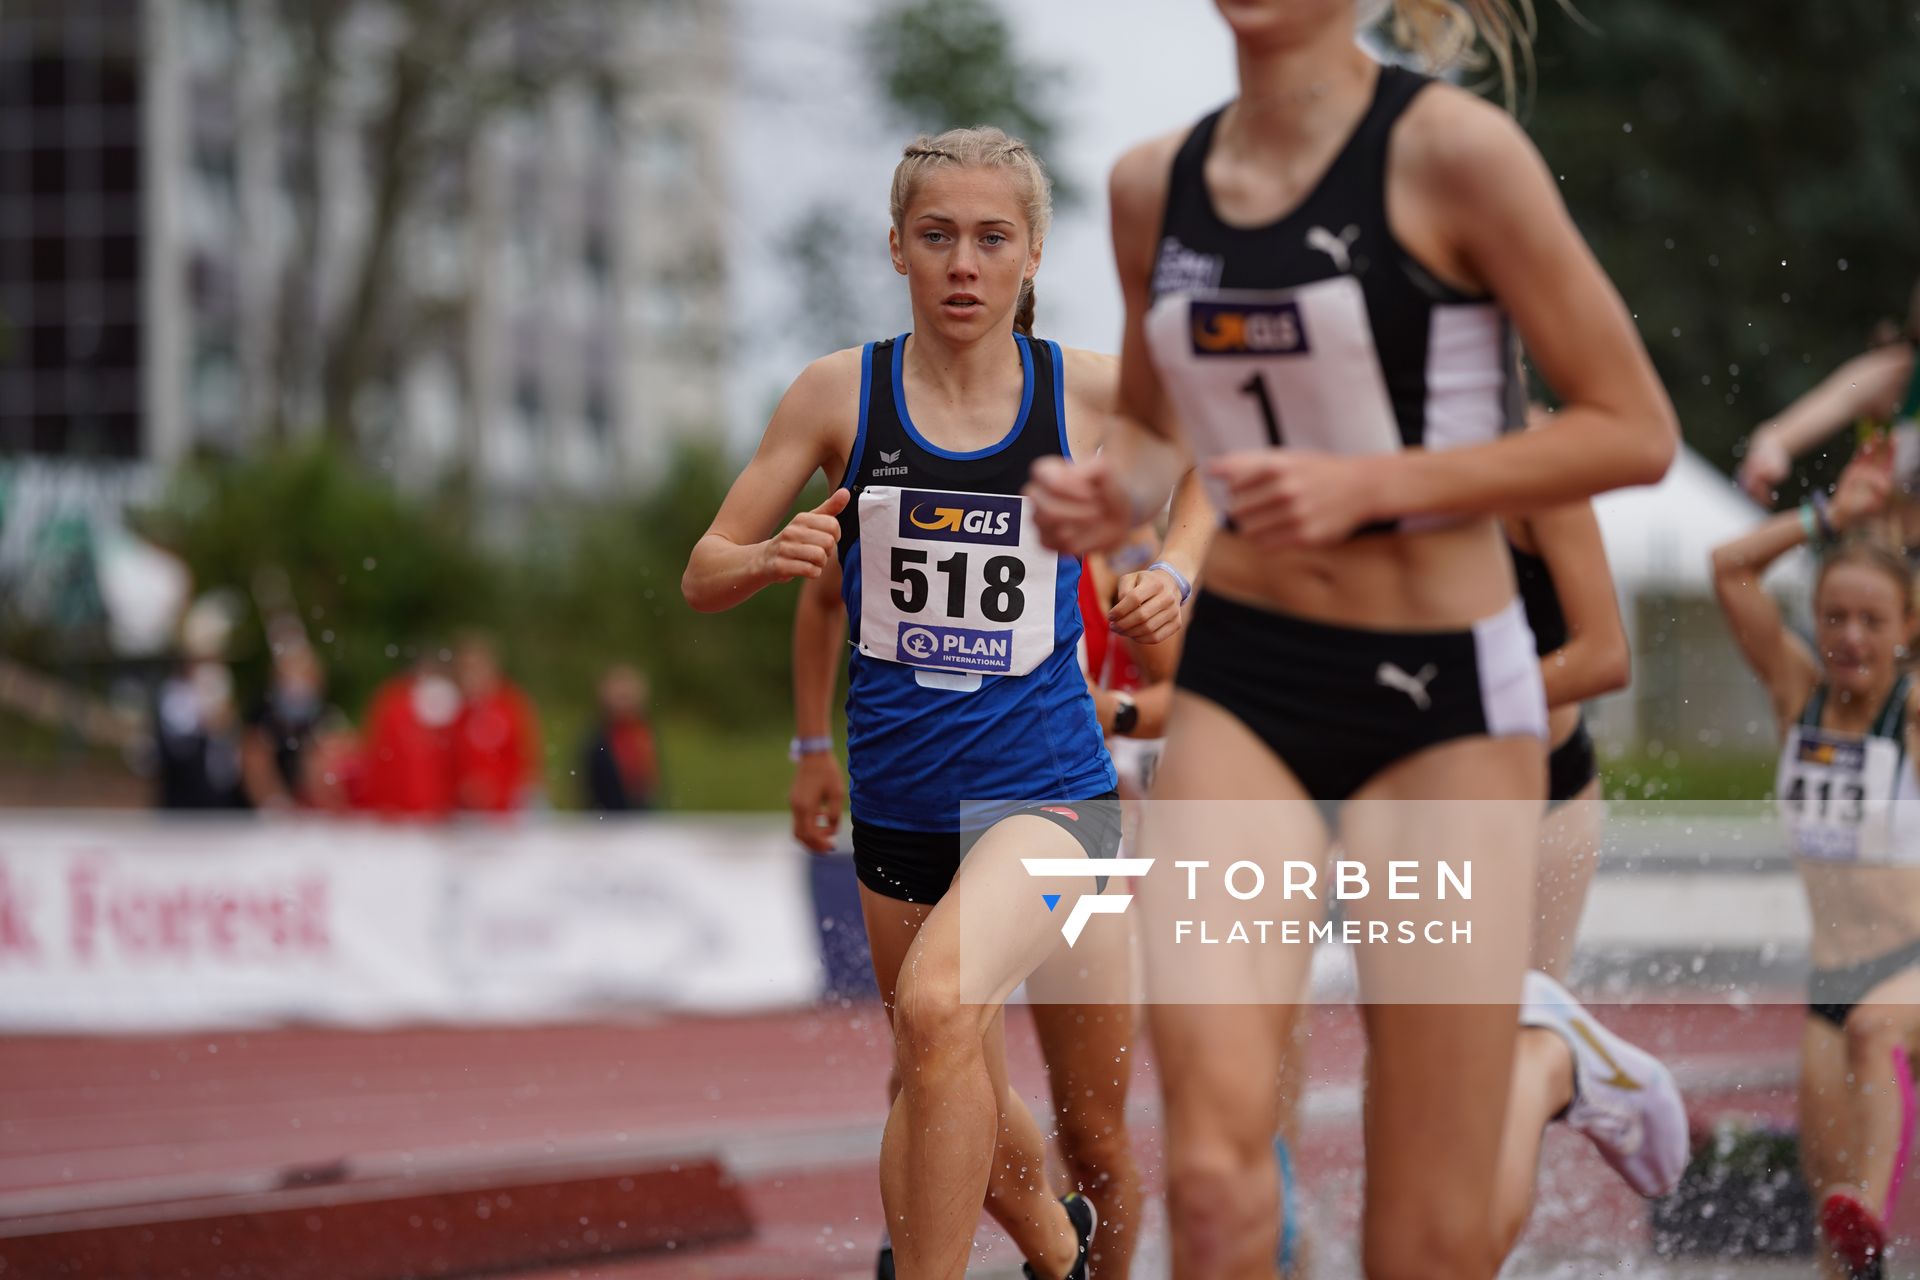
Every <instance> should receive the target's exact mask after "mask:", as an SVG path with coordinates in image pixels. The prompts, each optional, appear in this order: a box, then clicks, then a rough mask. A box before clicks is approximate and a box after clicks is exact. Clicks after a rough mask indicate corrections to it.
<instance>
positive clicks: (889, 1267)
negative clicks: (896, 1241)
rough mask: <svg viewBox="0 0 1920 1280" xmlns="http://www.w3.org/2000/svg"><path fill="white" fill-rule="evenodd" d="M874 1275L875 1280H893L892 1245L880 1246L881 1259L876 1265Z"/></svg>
mask: <svg viewBox="0 0 1920 1280" xmlns="http://www.w3.org/2000/svg"><path fill="white" fill-rule="evenodd" d="M873 1274H874V1280H893V1246H892V1245H890V1244H883V1245H881V1246H880V1257H879V1259H878V1261H876V1262H875V1263H874V1267H873Z"/></svg>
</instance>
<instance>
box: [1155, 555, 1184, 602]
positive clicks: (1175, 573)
mask: <svg viewBox="0 0 1920 1280" xmlns="http://www.w3.org/2000/svg"><path fill="white" fill-rule="evenodd" d="M1147 568H1149V569H1165V570H1166V571H1167V574H1168V576H1170V577H1171V578H1172V579H1173V580H1174V582H1176V583H1177V584H1179V587H1180V603H1181V604H1185V603H1186V602H1187V601H1188V600H1189V599H1191V598H1192V596H1193V584H1192V583H1191V582H1188V581H1187V576H1186V575H1185V574H1184V573H1181V572H1180V571H1179V570H1178V569H1176V568H1174V567H1173V566H1172V565H1170V564H1168V563H1167V562H1166V561H1165V560H1155V561H1154V562H1153V563H1152V564H1150V565H1148V566H1147Z"/></svg>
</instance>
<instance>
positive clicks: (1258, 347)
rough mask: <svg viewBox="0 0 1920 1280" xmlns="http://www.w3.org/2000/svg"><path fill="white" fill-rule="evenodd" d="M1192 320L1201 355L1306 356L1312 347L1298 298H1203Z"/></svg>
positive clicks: (1195, 304)
mask: <svg viewBox="0 0 1920 1280" xmlns="http://www.w3.org/2000/svg"><path fill="white" fill-rule="evenodd" d="M1187 314H1188V321H1189V323H1190V324H1191V325H1192V327H1193V354H1195V355H1197V356H1303V355H1306V354H1307V353H1308V352H1310V351H1311V350H1312V347H1311V346H1310V345H1309V344H1308V342H1307V327H1306V325H1305V323H1303V322H1302V320H1301V318H1300V304H1299V303H1297V302H1203V301H1201V300H1199V299H1195V300H1194V302H1193V303H1192V310H1191V311H1189V312H1188V313H1187Z"/></svg>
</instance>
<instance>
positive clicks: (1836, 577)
mask: <svg viewBox="0 0 1920 1280" xmlns="http://www.w3.org/2000/svg"><path fill="white" fill-rule="evenodd" d="M1901 603H1902V602H1901V599H1900V589H1899V587H1898V586H1896V585H1895V584H1894V581H1893V579H1892V577H1891V576H1889V575H1888V574H1886V573H1885V572H1883V571H1881V570H1879V569H1875V568H1873V567H1872V566H1871V565H1864V564H1837V565H1834V566H1833V567H1832V568H1831V569H1829V570H1827V573H1826V576H1825V577H1824V578H1822V579H1821V581H1820V592H1819V595H1818V596H1817V597H1816V598H1815V601H1814V613H1815V617H1814V639H1815V640H1816V641H1817V642H1818V644H1819V646H1820V658H1821V661H1822V662H1823V663H1824V664H1825V666H1826V669H1827V681H1828V683H1829V684H1831V685H1832V686H1833V687H1834V688H1835V689H1837V690H1841V691H1843V692H1847V693H1853V694H1858V695H1867V694H1871V693H1874V692H1876V691H1878V690H1881V689H1885V688H1887V687H1889V686H1891V685H1892V683H1893V680H1894V676H1895V672H1896V668H1897V666H1898V663H1899V659H1898V657H1897V656H1896V655H1895V652H1894V650H1895V649H1896V648H1897V647H1898V646H1900V645H1902V644H1904V643H1906V640H1907V633H1908V631H1910V630H1911V627H1912V623H1913V618H1912V617H1911V615H1909V614H1908V613H1907V612H1906V610H1904V609H1903V608H1902V607H1901Z"/></svg>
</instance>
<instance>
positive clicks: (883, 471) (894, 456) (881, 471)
mask: <svg viewBox="0 0 1920 1280" xmlns="http://www.w3.org/2000/svg"><path fill="white" fill-rule="evenodd" d="M900 453H901V450H899V449H895V450H894V451H893V452H892V453H888V452H887V451H886V450H885V449H882V450H880V461H882V462H885V463H888V464H889V465H888V466H884V467H875V468H874V469H873V474H874V475H876V476H903V475H905V474H907V469H906V468H905V467H899V466H893V465H891V464H893V463H896V462H899V461H900Z"/></svg>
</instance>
